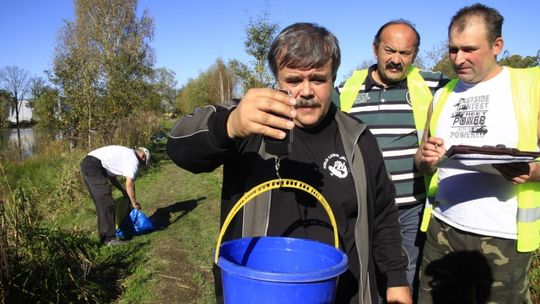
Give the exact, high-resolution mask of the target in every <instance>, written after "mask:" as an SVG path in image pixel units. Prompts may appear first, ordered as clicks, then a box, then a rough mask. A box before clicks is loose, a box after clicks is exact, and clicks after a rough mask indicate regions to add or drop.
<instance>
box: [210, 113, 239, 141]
mask: <svg viewBox="0 0 540 304" xmlns="http://www.w3.org/2000/svg"><path fill="white" fill-rule="evenodd" d="M231 111H232V109H231V110H228V111H217V112H216V113H214V114H212V116H211V117H210V119H209V121H208V129H209V131H210V134H212V138H213V140H214V144H215V145H216V146H218V147H229V146H231V145H233V144H234V140H233V139H231V138H230V137H229V135H228V134H227V120H228V119H229V115H230V114H231Z"/></svg>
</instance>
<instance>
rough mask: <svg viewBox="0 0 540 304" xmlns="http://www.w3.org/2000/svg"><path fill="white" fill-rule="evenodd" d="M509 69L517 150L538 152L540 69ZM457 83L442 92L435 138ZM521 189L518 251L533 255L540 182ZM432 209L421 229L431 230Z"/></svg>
mask: <svg viewBox="0 0 540 304" xmlns="http://www.w3.org/2000/svg"><path fill="white" fill-rule="evenodd" d="M506 68H507V69H508V70H509V72H510V84H511V90H512V100H513V103H514V111H515V115H516V121H517V123H518V146H517V148H518V149H520V150H522V151H536V150H537V149H538V114H539V103H540V67H533V68H527V69H513V68H508V67H506ZM456 84H457V79H455V80H453V81H451V82H449V83H448V84H447V85H446V86H445V87H444V88H443V89H442V90H443V91H441V94H440V96H439V99H438V101H437V105H436V106H435V107H434V109H433V113H432V116H431V121H430V127H429V128H430V130H431V135H432V136H436V134H435V132H436V130H437V122H438V120H439V117H440V115H441V112H442V110H443V108H444V104H445V103H446V101H447V100H448V96H449V95H450V94H451V93H452V92H453V90H454V87H455V86H456ZM437 183H438V178H437V177H436V176H434V178H432V180H431V183H430V185H429V190H428V197H430V198H434V197H435V194H436V193H437ZM517 187H518V192H517V193H518V194H517V201H518V210H517V218H516V223H517V251H519V252H531V251H534V250H536V249H538V248H539V247H540V182H528V183H524V184H519V185H518V186H517ZM432 210H433V208H432V206H431V205H430V204H429V202H426V208H425V209H424V215H423V218H422V224H421V228H420V230H422V231H426V230H427V227H428V223H429V219H430V216H431V211H432Z"/></svg>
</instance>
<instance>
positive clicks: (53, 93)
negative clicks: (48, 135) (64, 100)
mask: <svg viewBox="0 0 540 304" xmlns="http://www.w3.org/2000/svg"><path fill="white" fill-rule="evenodd" d="M31 91H32V98H31V99H30V103H29V106H30V107H31V108H32V117H33V119H34V120H36V121H37V123H38V125H39V126H40V127H41V128H44V129H57V128H58V127H59V126H60V125H61V121H60V120H59V113H60V112H61V111H60V109H61V106H62V105H61V101H60V96H59V92H58V89H56V88H53V87H52V86H50V85H48V84H46V82H45V80H44V79H43V78H41V77H38V78H35V79H33V81H32V87H31Z"/></svg>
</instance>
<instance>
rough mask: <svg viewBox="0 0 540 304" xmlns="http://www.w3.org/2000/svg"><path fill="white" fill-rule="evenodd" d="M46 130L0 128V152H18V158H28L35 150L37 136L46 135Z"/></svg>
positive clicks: (3, 153)
mask: <svg viewBox="0 0 540 304" xmlns="http://www.w3.org/2000/svg"><path fill="white" fill-rule="evenodd" d="M46 133H47V132H46V131H43V130H39V129H33V128H24V129H19V132H17V129H0V154H2V155H5V154H8V153H18V154H19V155H20V158H22V159H24V158H28V157H30V156H32V155H33V154H34V153H35V152H36V151H37V148H38V147H37V145H38V142H39V140H38V139H39V137H40V136H43V135H46Z"/></svg>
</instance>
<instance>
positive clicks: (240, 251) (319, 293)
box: [217, 237, 348, 304]
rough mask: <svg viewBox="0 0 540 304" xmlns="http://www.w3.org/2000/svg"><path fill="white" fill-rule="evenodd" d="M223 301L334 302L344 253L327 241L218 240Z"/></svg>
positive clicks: (280, 239)
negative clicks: (222, 241)
mask: <svg viewBox="0 0 540 304" xmlns="http://www.w3.org/2000/svg"><path fill="white" fill-rule="evenodd" d="M220 249H221V250H220V252H221V254H220V255H219V259H218V263H217V265H218V266H219V267H220V269H221V273H222V280H223V296H224V300H225V303H234V304H238V303H250V304H252V303H257V304H261V303H280V304H281V303H294V304H300V303H333V302H334V298H335V293H336V285H337V278H338V276H339V275H340V274H341V273H343V272H344V271H345V270H347V264H348V260H347V256H346V255H345V254H344V253H343V252H342V251H341V250H339V249H337V248H335V247H332V246H329V245H327V244H324V243H321V242H317V241H312V240H304V239H295V238H285V237H254V238H242V239H238V240H233V241H229V242H225V243H223V244H221V247H220Z"/></svg>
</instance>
